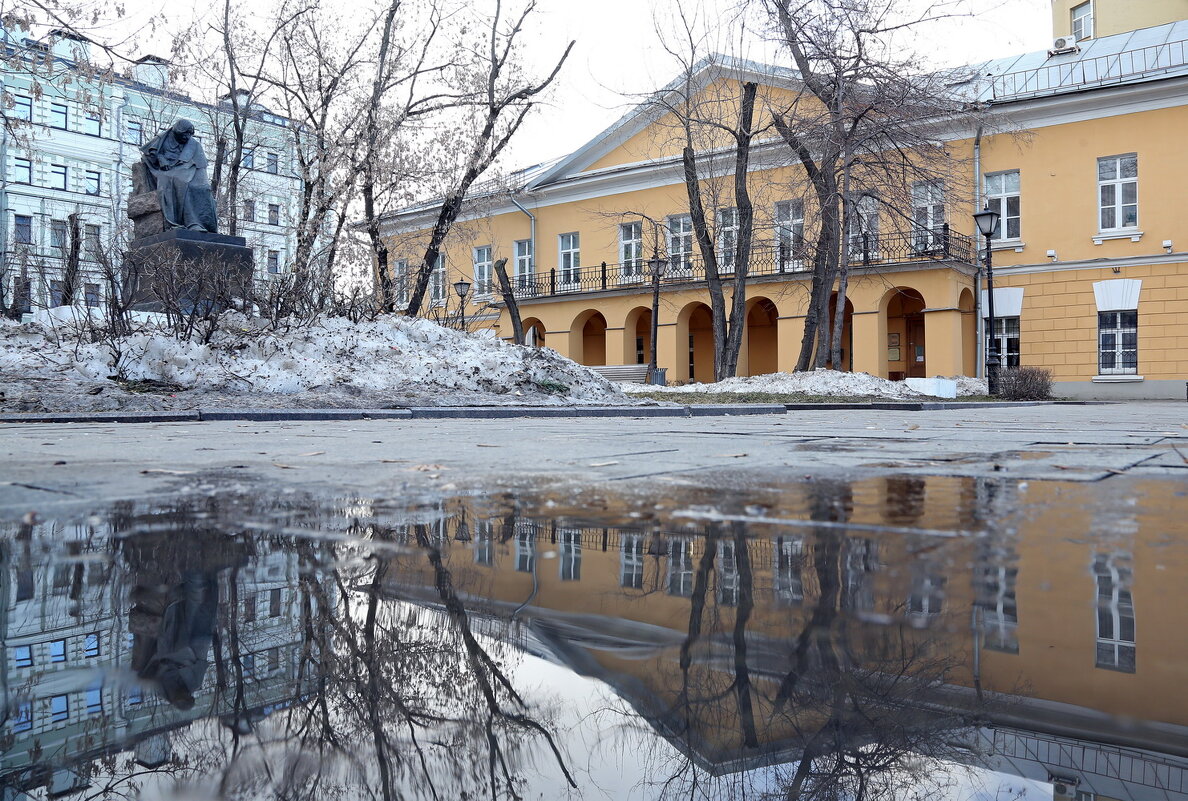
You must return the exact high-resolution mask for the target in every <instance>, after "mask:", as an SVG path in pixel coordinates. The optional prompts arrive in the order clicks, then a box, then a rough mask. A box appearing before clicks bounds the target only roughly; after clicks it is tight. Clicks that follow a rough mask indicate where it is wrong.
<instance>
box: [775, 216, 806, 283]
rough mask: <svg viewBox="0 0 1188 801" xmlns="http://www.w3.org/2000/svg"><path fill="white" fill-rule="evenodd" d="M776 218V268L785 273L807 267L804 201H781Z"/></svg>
mask: <svg viewBox="0 0 1188 801" xmlns="http://www.w3.org/2000/svg"><path fill="white" fill-rule="evenodd" d="M774 219H775V243H774V244H775V254H774V257H775V263H776V270H778V271H779V272H781V273H783V272H789V271H793V272H795V271H797V270H803V269H805V263H804V201H802V200H781V201H779V202H778V203H776V204H775V215H774Z"/></svg>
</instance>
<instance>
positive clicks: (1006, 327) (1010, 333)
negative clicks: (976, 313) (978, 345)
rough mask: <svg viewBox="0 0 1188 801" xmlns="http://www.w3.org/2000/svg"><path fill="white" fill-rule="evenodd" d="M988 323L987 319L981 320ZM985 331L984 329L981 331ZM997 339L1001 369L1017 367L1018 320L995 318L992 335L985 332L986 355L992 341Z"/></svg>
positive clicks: (1016, 318)
mask: <svg viewBox="0 0 1188 801" xmlns="http://www.w3.org/2000/svg"><path fill="white" fill-rule="evenodd" d="M983 319H984V320H986V321H987V322H988V318H983ZM983 330H985V329H983ZM995 338H997V339H998V360H999V364H1001V365H1002V366H1003V367H1018V366H1019V318H1018V317H995V318H994V333H993V335H992V334H991V333H990V332H989V331H988V330H987V331H986V354H987V355H989V353H990V346H991V343H992V342H993V341H994V339H995Z"/></svg>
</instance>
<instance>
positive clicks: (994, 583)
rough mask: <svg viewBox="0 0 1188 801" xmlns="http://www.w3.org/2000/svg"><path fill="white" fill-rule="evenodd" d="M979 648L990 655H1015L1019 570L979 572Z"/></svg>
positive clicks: (996, 567) (1003, 568) (986, 569)
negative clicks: (995, 653)
mask: <svg viewBox="0 0 1188 801" xmlns="http://www.w3.org/2000/svg"><path fill="white" fill-rule="evenodd" d="M980 573H981V575H980V579H981V598H980V599H979V600H978V607H979V608H980V609H981V615H982V619H981V625H980V629H981V636H982V647H983V648H988V649H990V650H991V651H1003V652H1006V653H1018V652H1019V638H1018V634H1017V629H1018V627H1019V602H1018V598H1017V597H1016V590H1015V588H1016V583H1017V578H1018V575H1019V569H1018V568H1016V567H1008V566H1006V565H995V564H990V565H987V566H985V567H983V568H982V569H981V571H980Z"/></svg>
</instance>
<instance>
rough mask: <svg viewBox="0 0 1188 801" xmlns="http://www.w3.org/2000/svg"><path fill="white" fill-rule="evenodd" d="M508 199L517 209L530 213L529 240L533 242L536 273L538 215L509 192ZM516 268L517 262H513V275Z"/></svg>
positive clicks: (533, 259)
mask: <svg viewBox="0 0 1188 801" xmlns="http://www.w3.org/2000/svg"><path fill="white" fill-rule="evenodd" d="M507 199H508V200H510V201H511V202H512V205H513V206H515V207H516V208H517V209H519V210H520V211H522V212H524V213H525V214H527V215H528V220H529V231H528V241H529V242H530V243H531V244H530V245H529V247H530V248H532V255H531V264H532V272H533V274H535V273H536V215H535V214H533V213H532V212H530V211H528V209H526V208H524V206H523V205H521V204H520V201H518V200H516V196H515V195H512V194H509V195H508V196H507ZM513 255H514V254H513ZM515 269H516V266H515V264H512V274H513V275H515Z"/></svg>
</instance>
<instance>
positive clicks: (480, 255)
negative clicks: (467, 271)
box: [474, 245, 491, 295]
mask: <svg viewBox="0 0 1188 801" xmlns="http://www.w3.org/2000/svg"><path fill="white" fill-rule="evenodd" d="M474 294H476V295H489V294H491V246H490V245H483V246H482V247H477V248H475V249H474Z"/></svg>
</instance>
